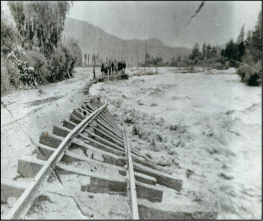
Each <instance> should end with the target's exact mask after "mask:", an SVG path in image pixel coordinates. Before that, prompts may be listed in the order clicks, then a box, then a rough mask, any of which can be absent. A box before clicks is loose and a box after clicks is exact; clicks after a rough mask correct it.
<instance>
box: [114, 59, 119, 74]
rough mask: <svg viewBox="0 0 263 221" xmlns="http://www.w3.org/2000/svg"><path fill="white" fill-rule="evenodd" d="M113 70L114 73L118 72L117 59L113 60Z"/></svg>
mask: <svg viewBox="0 0 263 221" xmlns="http://www.w3.org/2000/svg"><path fill="white" fill-rule="evenodd" d="M114 70H115V73H116V74H118V73H117V72H118V64H117V61H115V62H114Z"/></svg>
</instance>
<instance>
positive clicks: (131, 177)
mask: <svg viewBox="0 0 263 221" xmlns="http://www.w3.org/2000/svg"><path fill="white" fill-rule="evenodd" d="M123 135H124V145H125V150H126V153H127V156H128V162H129V181H130V191H131V204H132V218H133V219H139V210H138V202H137V193H136V186H135V178H134V170H133V163H132V156H131V149H130V145H129V142H128V140H127V136H126V131H125V128H124V126H123Z"/></svg>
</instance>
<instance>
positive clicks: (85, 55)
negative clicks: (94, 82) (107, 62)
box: [84, 53, 87, 67]
mask: <svg viewBox="0 0 263 221" xmlns="http://www.w3.org/2000/svg"><path fill="white" fill-rule="evenodd" d="M84 59H85V67H86V61H87V53H85V54H84Z"/></svg>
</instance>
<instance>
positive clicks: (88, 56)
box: [88, 54, 90, 65]
mask: <svg viewBox="0 0 263 221" xmlns="http://www.w3.org/2000/svg"><path fill="white" fill-rule="evenodd" d="M89 58H90V54H88V65H89Z"/></svg>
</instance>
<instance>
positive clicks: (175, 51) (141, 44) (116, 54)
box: [63, 18, 192, 66]
mask: <svg viewBox="0 0 263 221" xmlns="http://www.w3.org/2000/svg"><path fill="white" fill-rule="evenodd" d="M63 35H64V36H70V37H74V38H76V39H77V40H78V42H79V46H80V48H81V49H82V54H84V53H88V54H91V53H95V54H98V53H99V57H100V58H103V60H106V59H111V60H118V61H122V60H125V62H126V63H127V64H128V65H132V66H136V65H137V53H138V62H139V63H142V62H144V59H145V52H146V47H147V53H148V54H150V55H151V56H154V57H157V56H158V57H162V58H163V61H165V62H166V61H170V60H171V59H172V58H173V57H175V58H177V56H178V55H180V56H184V55H189V54H190V53H191V51H192V49H188V48H184V47H176V48H173V47H170V46H167V45H165V44H164V43H163V42H162V41H160V40H158V39H157V38H151V39H148V40H139V39H133V40H125V39H121V38H118V37H116V36H113V35H110V34H108V33H106V32H105V31H103V30H102V29H101V28H99V27H97V26H93V25H91V24H89V23H88V22H85V21H79V20H76V19H72V18H67V19H66V21H65V26H64V31H63ZM146 45H147V46H146ZM90 60H91V59H90Z"/></svg>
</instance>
